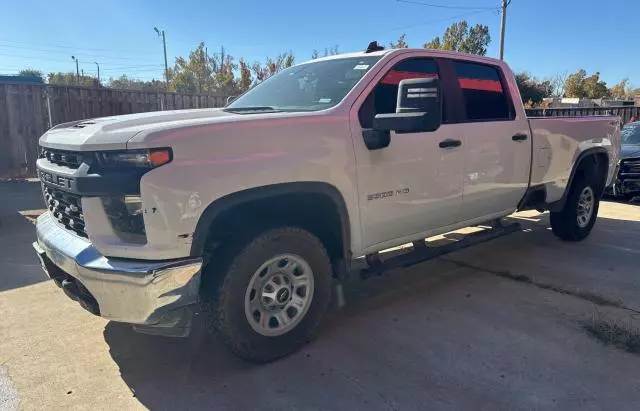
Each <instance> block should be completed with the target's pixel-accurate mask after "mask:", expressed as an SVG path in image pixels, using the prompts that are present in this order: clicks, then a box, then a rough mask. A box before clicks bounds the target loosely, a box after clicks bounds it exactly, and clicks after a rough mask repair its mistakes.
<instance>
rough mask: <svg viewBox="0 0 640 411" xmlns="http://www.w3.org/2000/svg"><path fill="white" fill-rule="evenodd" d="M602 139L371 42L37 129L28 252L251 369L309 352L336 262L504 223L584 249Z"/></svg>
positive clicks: (113, 316) (613, 132) (599, 186)
mask: <svg viewBox="0 0 640 411" xmlns="http://www.w3.org/2000/svg"><path fill="white" fill-rule="evenodd" d="M619 128H620V126H619V121H618V119H617V118H615V117H586V118H577V117H572V118H544V119H543V118H540V119H528V118H527V117H526V115H525V111H524V109H523V105H522V101H521V99H520V94H519V93H518V89H517V86H516V83H515V80H514V76H513V74H512V72H511V70H510V69H509V67H508V66H507V65H506V64H505V63H503V62H501V61H499V60H494V59H491V58H486V57H479V56H473V55H467V54H459V53H453V52H446V51H436V50H425V49H399V50H382V49H381V48H380V47H377V45H376V44H374V43H372V44H371V45H370V47H369V48H368V49H367V51H365V52H361V53H354V54H343V55H337V56H331V57H327V58H321V59H317V60H313V61H310V62H306V63H302V64H299V65H296V66H293V67H291V68H289V69H286V70H284V71H282V72H280V73H278V74H276V75H274V76H273V77H271V78H269V79H268V80H266V81H264V82H263V83H261V84H259V85H258V86H256V87H254V88H253V89H251V90H250V91H248V92H247V93H245V94H244V95H242V96H240V97H239V98H237V99H236V100H235V101H234V102H233V103H232V104H230V105H229V106H227V107H226V108H223V109H201V110H182V111H166V112H154V113H144V114H134V115H123V116H115V117H108V118H96V119H91V120H84V121H76V122H72V123H66V124H61V125H58V126H56V127H54V128H52V129H51V130H49V131H47V132H46V133H45V134H44V135H43V136H42V137H41V138H40V146H41V150H42V151H41V155H40V158H39V159H38V161H37V169H38V172H39V177H40V180H41V181H42V186H43V192H44V197H45V201H46V204H47V206H48V208H49V211H48V212H46V213H44V214H43V215H41V216H40V217H39V218H38V221H37V241H36V242H35V243H34V244H33V245H34V248H35V250H36V251H37V253H38V255H39V256H40V258H41V261H42V263H43V267H44V268H45V271H46V272H47V273H48V275H49V276H50V277H51V278H52V279H53V280H54V281H55V282H56V283H57V284H58V285H59V286H61V288H62V289H63V290H64V292H65V293H66V294H67V295H69V296H70V297H71V298H73V299H74V300H76V301H78V302H79V303H80V304H81V305H82V306H83V307H84V308H86V309H87V310H89V311H91V312H92V313H94V314H96V315H100V316H102V317H104V318H107V319H110V320H113V321H119V322H125V323H131V324H133V325H134V328H135V329H136V330H138V331H141V332H146V333H156V334H161V335H173V336H185V335H187V334H188V332H189V329H190V328H192V324H193V322H192V318H193V316H194V313H199V314H201V315H202V317H200V318H206V319H207V321H206V324H207V327H209V328H210V329H211V330H212V331H215V333H216V334H217V335H218V336H219V337H221V339H222V340H223V341H224V342H225V343H226V344H227V345H228V347H229V348H230V349H231V350H232V351H233V352H234V353H236V354H237V355H239V356H240V357H242V358H245V359H248V360H251V361H256V362H266V361H271V360H274V359H277V358H279V357H282V356H284V355H287V354H289V353H291V352H293V351H295V350H297V349H298V348H300V347H301V346H302V345H303V344H304V343H305V342H306V341H308V340H309V338H310V336H311V335H312V334H313V333H314V331H315V330H316V328H317V327H318V325H319V323H320V320H321V318H322V316H323V314H324V313H325V311H326V309H327V307H328V305H329V302H330V298H331V290H332V289H331V284H332V281H334V279H336V278H337V279H342V278H344V277H345V276H346V275H347V273H349V270H350V264H351V263H352V261H354V259H355V258H358V257H362V256H366V255H372V254H375V253H377V252H379V251H381V250H384V249H387V248H390V247H393V246H397V245H401V244H405V243H408V242H411V241H415V240H420V239H424V238H426V237H429V236H433V235H436V234H440V233H445V232H448V231H452V230H455V229H459V228H462V227H467V226H472V225H479V224H481V223H484V222H487V221H490V220H495V219H499V218H501V217H504V216H507V215H509V214H511V213H513V212H514V211H516V210H523V209H538V210H550V212H551V226H552V228H553V233H554V234H555V235H556V236H558V237H559V238H561V239H562V240H566V241H578V240H582V239H584V238H585V237H586V236H587V235H589V232H590V231H591V229H592V227H593V225H594V223H595V221H596V216H597V213H598V204H599V199H600V196H601V194H602V192H603V189H604V188H605V187H606V186H607V185H608V184H609V183H611V181H612V178H613V176H614V175H615V173H616V167H617V164H618V157H619Z"/></svg>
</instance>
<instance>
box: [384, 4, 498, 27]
mask: <svg viewBox="0 0 640 411" xmlns="http://www.w3.org/2000/svg"><path fill="white" fill-rule="evenodd" d="M490 11H495V9H484V10H477V11H472V12H469V13H463V14H457V15H455V16H450V17H444V18H441V19H434V20H428V21H423V22H422V23H415V24H409V25H406V26H401V27H396V28H393V29H390V30H387V31H399V30H405V29H409V28H412V27H419V26H426V25H429V24H433V23H441V22H443V21H449V20H455V19H459V18H462V17H467V16H473V15H475V14H481V13H488V12H490Z"/></svg>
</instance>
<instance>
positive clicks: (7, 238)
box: [0, 180, 48, 292]
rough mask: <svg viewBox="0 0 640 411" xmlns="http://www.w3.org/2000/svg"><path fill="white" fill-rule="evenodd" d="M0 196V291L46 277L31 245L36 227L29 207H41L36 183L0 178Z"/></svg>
mask: <svg viewBox="0 0 640 411" xmlns="http://www.w3.org/2000/svg"><path fill="white" fill-rule="evenodd" d="M0 198H1V199H2V201H0V292H2V291H6V290H11V289H13V288H19V287H24V286H27V285H31V284H35V283H38V282H40V281H45V280H47V279H48V278H47V276H46V275H45V274H44V272H43V271H42V268H41V267H40V263H39V261H38V258H37V257H36V254H35V252H34V251H33V249H32V248H31V243H32V242H33V241H34V240H35V238H36V230H35V227H34V225H33V223H32V222H30V221H29V218H35V214H36V213H35V212H33V213H29V211H30V210H41V209H43V208H44V200H43V198H42V191H41V188H40V183H39V182H37V181H26V180H23V181H15V182H14V181H7V182H0ZM21 213H22V214H21ZM25 214H26V215H25Z"/></svg>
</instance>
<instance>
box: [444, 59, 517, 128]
mask: <svg viewBox="0 0 640 411" xmlns="http://www.w3.org/2000/svg"><path fill="white" fill-rule="evenodd" d="M452 63H453V69H454V73H455V76H456V81H457V85H458V87H459V88H460V92H461V94H462V100H463V104H464V111H465V113H466V121H467V122H478V121H509V120H513V119H515V111H514V109H513V104H512V103H511V98H510V96H509V94H508V88H507V87H506V86H505V84H504V81H503V79H502V76H501V72H500V69H499V68H498V67H495V66H490V65H486V64H481V63H472V62H467V61H459V60H453V61H452Z"/></svg>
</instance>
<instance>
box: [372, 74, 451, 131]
mask: <svg viewBox="0 0 640 411" xmlns="http://www.w3.org/2000/svg"><path fill="white" fill-rule="evenodd" d="M441 123H442V99H441V98H440V80H438V79H436V78H416V79H409V80H402V81H401V82H400V85H399V86H398V97H397V100H396V112H395V113H389V114H377V115H376V116H375V117H374V118H373V129H374V130H380V131H391V130H393V131H395V132H397V133H420V132H428V131H435V130H437V129H438V128H439V127H440V124H441Z"/></svg>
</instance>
